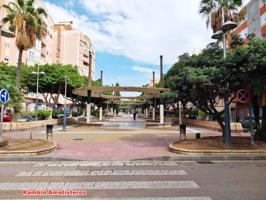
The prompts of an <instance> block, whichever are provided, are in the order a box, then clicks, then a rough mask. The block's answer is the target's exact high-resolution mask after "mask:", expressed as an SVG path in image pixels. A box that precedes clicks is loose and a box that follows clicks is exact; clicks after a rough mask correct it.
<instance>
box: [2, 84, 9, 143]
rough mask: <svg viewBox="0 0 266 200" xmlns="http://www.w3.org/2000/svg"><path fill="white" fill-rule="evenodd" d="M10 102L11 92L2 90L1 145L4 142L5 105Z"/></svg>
mask: <svg viewBox="0 0 266 200" xmlns="http://www.w3.org/2000/svg"><path fill="white" fill-rule="evenodd" d="M8 101H9V92H8V91H7V90H6V89H2V90H0V102H1V126H0V143H2V142H3V121H4V120H3V119H4V104H6V103H7V102H8Z"/></svg>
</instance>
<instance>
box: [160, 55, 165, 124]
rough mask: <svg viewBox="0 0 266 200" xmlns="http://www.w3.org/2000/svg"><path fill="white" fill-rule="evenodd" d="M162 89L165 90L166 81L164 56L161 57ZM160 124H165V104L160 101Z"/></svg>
mask: <svg viewBox="0 0 266 200" xmlns="http://www.w3.org/2000/svg"><path fill="white" fill-rule="evenodd" d="M160 87H161V88H164V80H163V56H162V55H161V56H160ZM160 124H164V105H163V102H161V101H160Z"/></svg>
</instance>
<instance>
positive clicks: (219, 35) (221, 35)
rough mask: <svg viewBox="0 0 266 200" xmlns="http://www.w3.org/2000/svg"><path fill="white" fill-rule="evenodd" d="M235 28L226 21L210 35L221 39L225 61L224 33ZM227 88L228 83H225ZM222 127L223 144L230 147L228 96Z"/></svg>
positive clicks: (231, 23)
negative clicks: (223, 127)
mask: <svg viewBox="0 0 266 200" xmlns="http://www.w3.org/2000/svg"><path fill="white" fill-rule="evenodd" d="M236 27H237V24H236V23H235V22H232V21H227V22H225V23H223V25H222V26H221V30H219V31H217V32H216V33H214V34H213V35H212V39H216V40H221V39H223V50H224V59H226V55H227V48H226V32H227V31H230V30H233V29H235V28H236ZM226 85H227V88H228V86H229V83H228V82H227V84H226ZM224 111H225V117H224V125H225V131H224V134H225V144H227V145H232V137H231V123H230V108H229V97H228V94H225V95H224Z"/></svg>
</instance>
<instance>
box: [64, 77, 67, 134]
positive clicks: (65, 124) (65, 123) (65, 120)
mask: <svg viewBox="0 0 266 200" xmlns="http://www.w3.org/2000/svg"><path fill="white" fill-rule="evenodd" d="M66 100H67V76H65V102H64V121H63V130H64V131H65V130H66V126H67V119H66V117H67V116H66Z"/></svg>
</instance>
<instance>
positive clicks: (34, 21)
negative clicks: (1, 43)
mask: <svg viewBox="0 0 266 200" xmlns="http://www.w3.org/2000/svg"><path fill="white" fill-rule="evenodd" d="M34 2H35V0H18V4H15V3H13V2H9V3H8V4H7V5H3V7H4V8H5V9H6V10H7V15H6V17H5V18H3V19H2V22H3V23H9V30H10V31H12V32H15V36H16V46H17V48H18V49H19V55H18V64H17V72H16V73H17V77H16V87H17V89H18V90H20V82H21V76H22V75H21V66H22V55H23V51H26V50H28V49H31V48H32V47H34V46H35V43H36V39H38V40H41V39H42V38H43V37H44V35H45V33H46V24H45V22H44V21H43V16H45V17H46V16H47V13H46V11H45V10H44V9H43V8H39V7H38V8H35V6H34Z"/></svg>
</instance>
